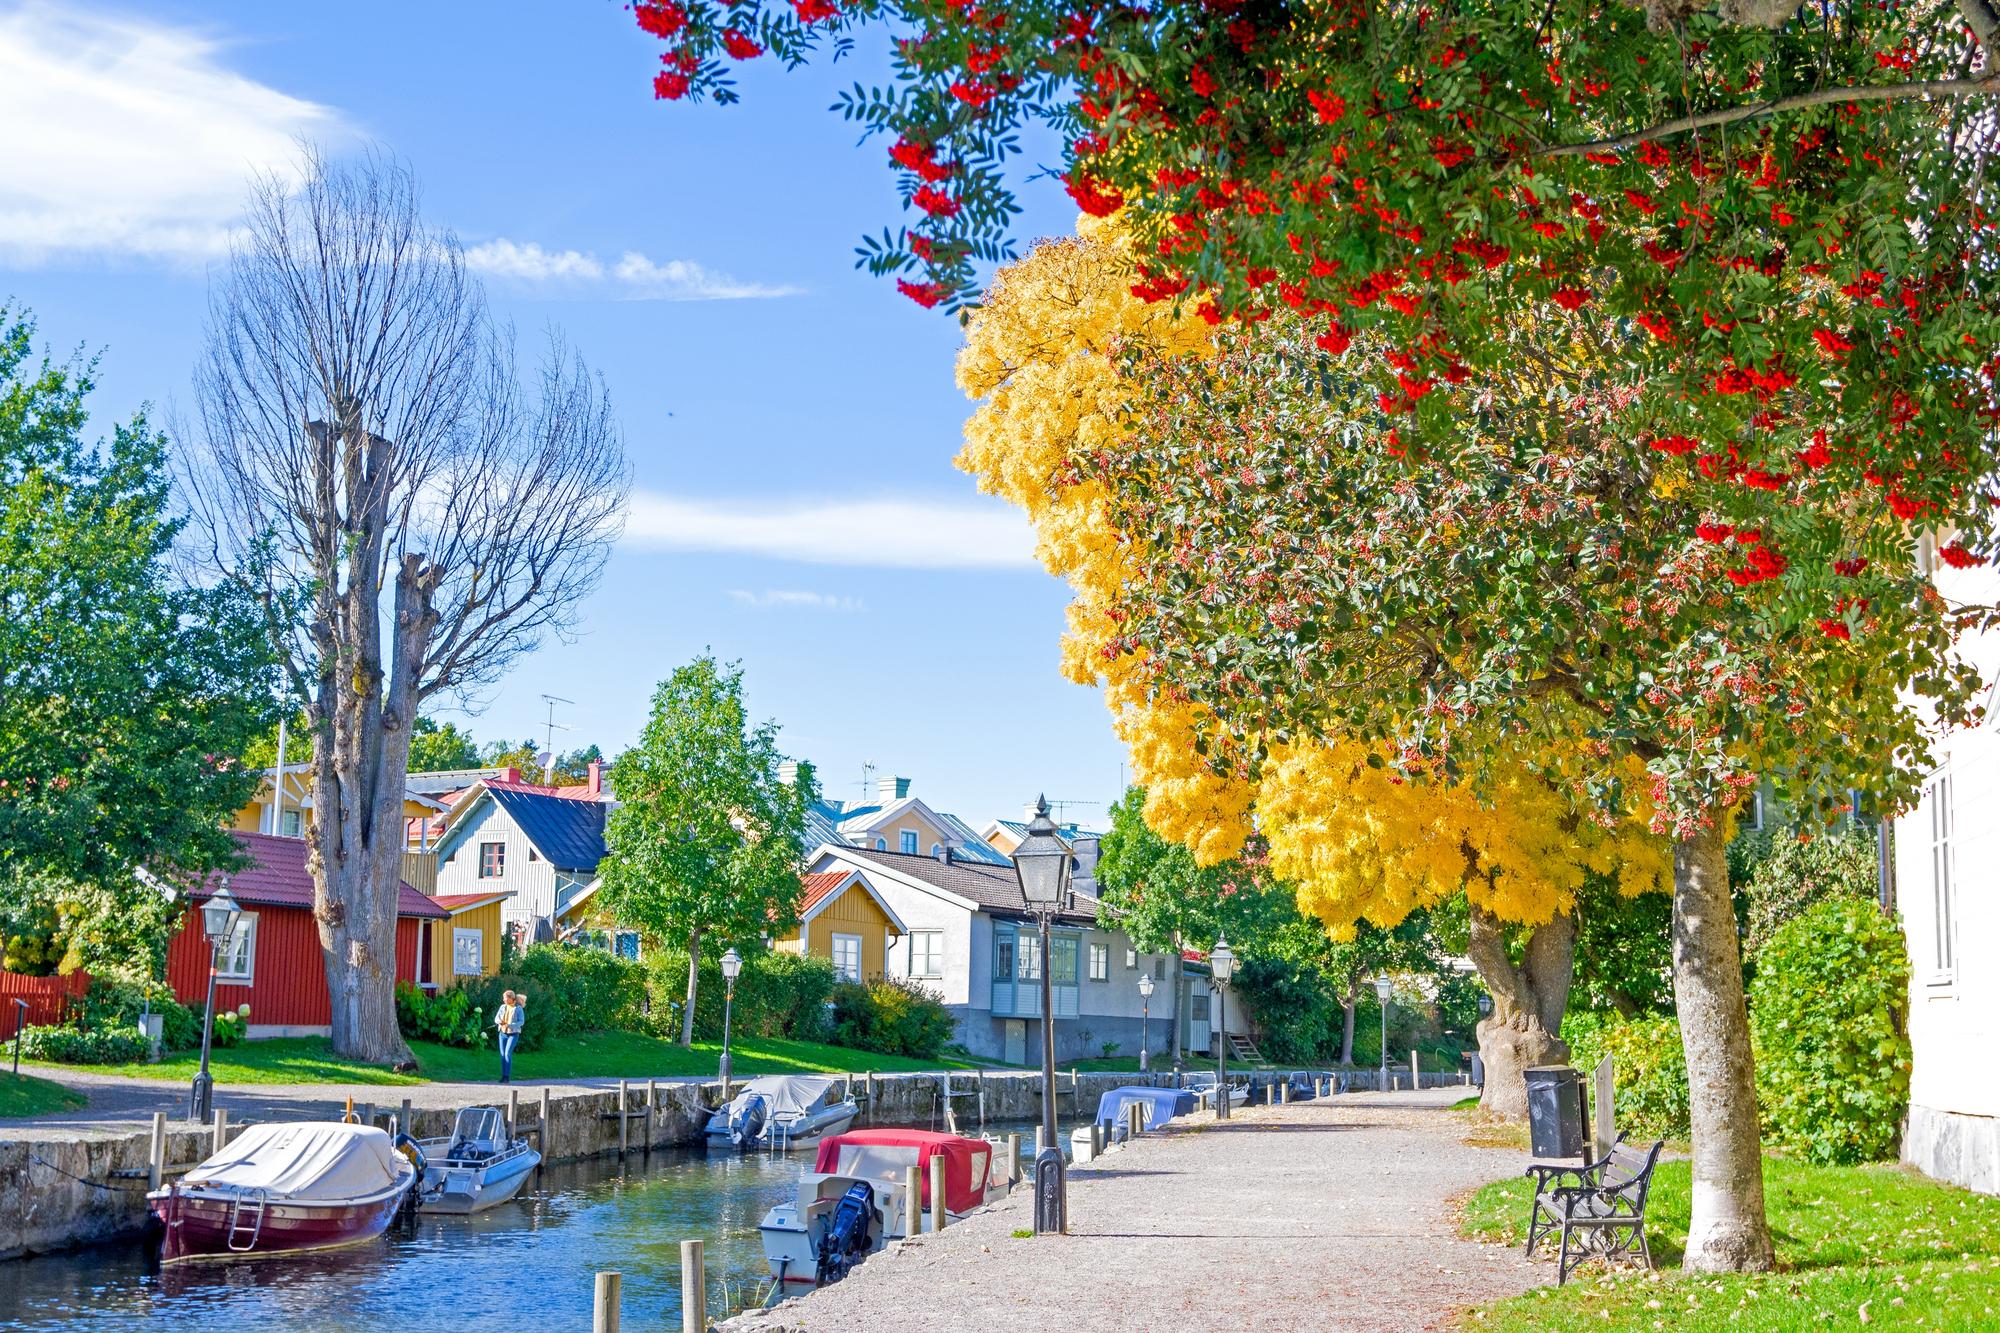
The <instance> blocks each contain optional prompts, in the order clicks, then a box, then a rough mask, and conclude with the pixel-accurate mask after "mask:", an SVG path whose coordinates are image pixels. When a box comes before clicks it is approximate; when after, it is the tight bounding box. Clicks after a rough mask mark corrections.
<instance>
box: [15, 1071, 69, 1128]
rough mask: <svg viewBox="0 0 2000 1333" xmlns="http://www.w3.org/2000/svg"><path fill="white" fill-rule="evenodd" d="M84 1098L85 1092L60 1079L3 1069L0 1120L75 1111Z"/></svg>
mask: <svg viewBox="0 0 2000 1333" xmlns="http://www.w3.org/2000/svg"><path fill="white" fill-rule="evenodd" d="M83 1102H84V1098H83V1094H82V1093H80V1092H72V1091H70V1090H69V1089H68V1088H65V1087H64V1086H63V1085H62V1084H60V1083H51V1082H49V1081H48V1080H47V1079H45V1078H34V1077H31V1076H30V1075H27V1074H10V1073H7V1072H6V1071H5V1070H0V1120H14V1119H18V1118H20V1117H21V1116H25V1115H51V1114H53V1113H55V1112H57V1111H74V1110H76V1109H77V1108H78V1107H79V1106H82V1105H83Z"/></svg>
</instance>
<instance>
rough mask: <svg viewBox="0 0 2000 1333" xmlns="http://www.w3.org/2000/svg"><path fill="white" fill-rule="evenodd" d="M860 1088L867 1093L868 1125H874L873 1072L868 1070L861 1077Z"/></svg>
mask: <svg viewBox="0 0 2000 1333" xmlns="http://www.w3.org/2000/svg"><path fill="white" fill-rule="evenodd" d="M861 1086H862V1087H863V1088H864V1089H866V1090H867V1093H868V1123H869V1124H871V1125H872V1124H874V1123H875V1071H874V1070H872V1069H871V1070H869V1071H867V1072H866V1073H864V1074H863V1075H862V1076H861Z"/></svg>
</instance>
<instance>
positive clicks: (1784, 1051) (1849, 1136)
mask: <svg viewBox="0 0 2000 1333" xmlns="http://www.w3.org/2000/svg"><path fill="white" fill-rule="evenodd" d="M1871 873H1872V868H1871ZM1909 982H1910V965H1909V959H1908V956H1907V955H1906V953H1905V952H1904V946H1903V932H1902V931H1901V930H1899V929H1897V927H1896V924H1895V922H1893V921H1891V920H1889V919H1888V918H1886V917H1884V916H1883V915H1882V913H1881V912H1880V911H1879V910H1877V908H1876V907H1875V904H1874V903H1873V901H1872V900H1870V899H1868V898H1863V897H1853V896H1837V897H1829V898H1823V899H1822V900H1821V901H1819V902H1817V903H1815V904H1813V905H1812V906H1810V907H1807V908H1806V909H1805V910H1804V911H1803V912H1802V913H1801V914H1799V915H1797V916H1795V917H1793V918H1792V919H1791V920H1789V921H1787V922H1786V923H1785V924H1783V925H1781V926H1779V927H1778V928H1777V929H1776V930H1775V931H1774V932H1773V933H1772V934H1771V936H1770V938H1769V940H1768V941H1767V942H1766V943H1765V945H1764V948H1763V950H1762V952H1761V953H1760V954H1759V957H1758V962H1757V973H1756V976H1755V977H1754V978H1753V979H1752V980H1751V983H1750V1028H1751V1036H1752V1040H1753V1041H1754V1043H1755V1046H1756V1054H1757V1099H1758V1103H1759V1105H1760V1107H1761V1108H1762V1111H1763V1120H1764V1132H1765V1135H1766V1138H1767V1141H1768V1142H1770V1143H1772V1144H1774V1145H1776V1146H1779V1147H1783V1148H1785V1149H1787V1150H1789V1151H1791V1152H1794V1153H1796V1154H1798V1155H1799V1156H1801V1157H1804V1158H1806V1159H1807V1160H1809V1161H1813V1162H1822V1163H1827V1164H1830V1165H1840V1166H1847V1165H1853V1164H1855V1163H1859V1162H1871V1161H1877V1160H1880V1159H1883V1158H1888V1157H1893V1156H1894V1155H1895V1152H1896V1134H1897V1126H1898V1124H1899V1123H1900V1122H1901V1120H1902V1118H1903V1112H1904V1110H1905V1109H1906V1108H1907V1106H1908V1105H1909V1100H1910V1040H1909V1035H1908V1028H1907V1026H1906V1022H1905V1020H1906V1017H1907V1013H1906V1009H1907V1004H1908V995H1909Z"/></svg>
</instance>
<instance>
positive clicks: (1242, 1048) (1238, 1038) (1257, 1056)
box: [1228, 1032, 1270, 1065]
mask: <svg viewBox="0 0 2000 1333" xmlns="http://www.w3.org/2000/svg"><path fill="white" fill-rule="evenodd" d="M1228 1037H1229V1056H1230V1058H1231V1059H1232V1060H1234V1061H1235V1062H1236V1063H1237V1064H1239V1065H1261V1064H1268V1063H1270V1062H1269V1061H1267V1060H1266V1059H1265V1058H1264V1053H1263V1052H1262V1051H1260V1050H1258V1049H1257V1043H1256V1042H1255V1041H1253V1040H1251V1038H1250V1036H1249V1034H1247V1033H1243V1032H1231V1033H1229V1034H1228Z"/></svg>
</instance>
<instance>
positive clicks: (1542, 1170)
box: [1527, 1134, 1666, 1286]
mask: <svg viewBox="0 0 2000 1333" xmlns="http://www.w3.org/2000/svg"><path fill="white" fill-rule="evenodd" d="M1665 1146H1666V1143H1665V1141H1664V1140H1662V1141H1660V1142H1658V1143H1655V1144H1654V1145H1653V1146H1652V1148H1651V1149H1649V1150H1648V1151H1646V1152H1643V1153H1641V1152H1639V1151H1637V1150H1636V1149H1633V1148H1628V1147H1627V1146H1626V1145H1625V1136H1624V1135H1622V1134H1621V1135H1619V1136H1618V1141H1617V1142H1616V1143H1614V1144H1612V1145H1611V1151H1610V1152H1607V1153H1606V1154H1604V1156H1603V1157H1601V1158H1599V1159H1598V1160H1597V1161H1595V1162H1592V1163H1590V1164H1589V1165H1587V1166H1543V1165H1540V1164H1537V1165H1534V1166H1531V1167H1529V1168H1528V1171H1527V1174H1528V1175H1531V1176H1533V1177H1535V1204H1534V1208H1533V1210H1532V1211H1531V1212H1530V1213H1529V1214H1528V1253H1529V1255H1531V1256H1532V1255H1533V1254H1534V1252H1535V1242H1536V1241H1538V1240H1540V1239H1541V1238H1542V1237H1544V1236H1546V1235H1548V1234H1549V1232H1551V1231H1555V1230H1557V1229H1558V1228H1560V1229H1561V1232H1562V1242H1561V1248H1560V1251H1559V1253H1558V1255H1557V1261H1556V1285H1557V1286H1561V1285H1562V1284H1563V1283H1565V1282H1568V1281H1569V1275H1570V1270H1571V1269H1573V1268H1575V1267H1576V1266H1577V1265H1578V1264H1580V1263H1582V1262H1583V1261H1584V1260H1586V1259H1590V1258H1598V1259H1603V1260H1604V1261H1605V1262H1606V1263H1610V1262H1612V1261H1613V1260H1616V1259H1618V1258H1621V1257H1622V1256H1624V1255H1627V1254H1630V1253H1632V1252H1633V1251H1634V1250H1637V1251H1638V1254H1639V1257H1640V1258H1641V1259H1643V1260H1644V1261H1645V1263H1646V1267H1648V1268H1651V1267H1652V1266H1653V1252H1652V1251H1651V1250H1650V1249H1648V1248H1647V1246H1646V1193H1647V1190H1648V1189H1649V1188H1650V1187H1651V1185H1652V1183H1653V1168H1654V1167H1655V1166H1658V1165H1659V1162H1660V1149H1662V1148H1664V1147H1665ZM1572 1233H1574V1234H1575V1242H1574V1246H1572V1241H1571V1235H1572Z"/></svg>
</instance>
